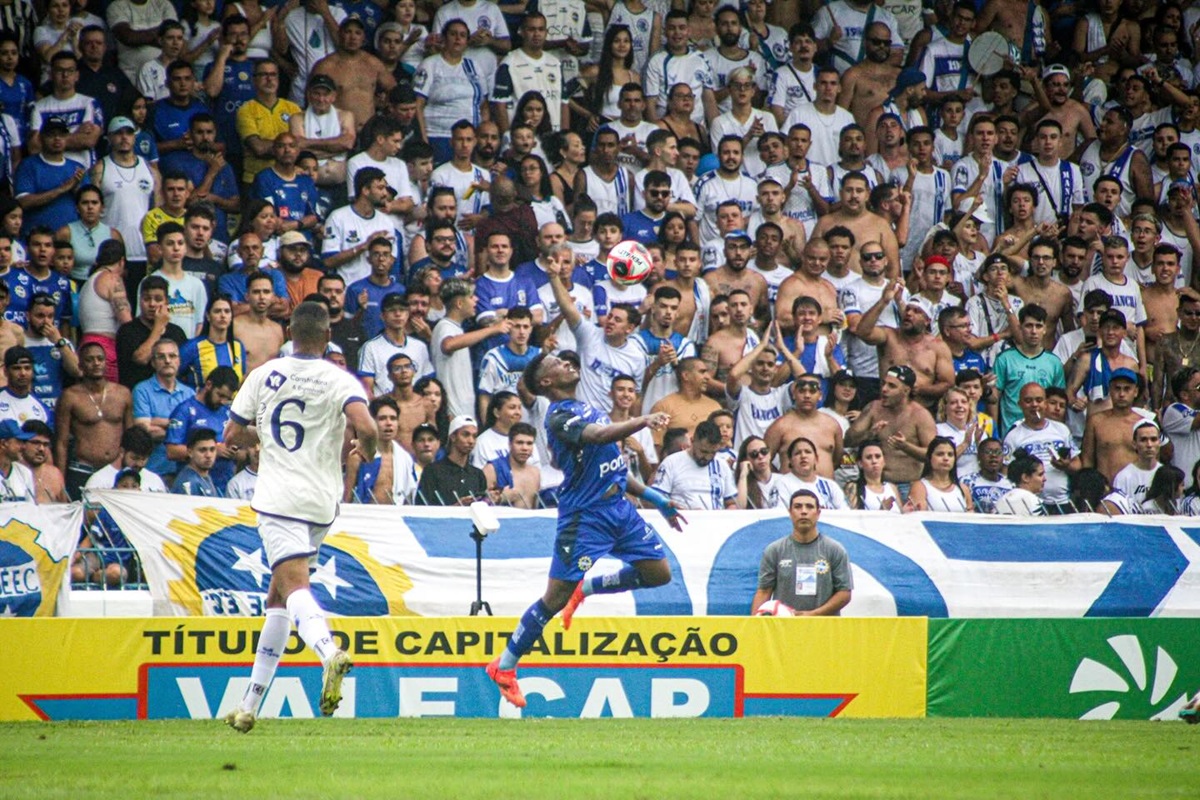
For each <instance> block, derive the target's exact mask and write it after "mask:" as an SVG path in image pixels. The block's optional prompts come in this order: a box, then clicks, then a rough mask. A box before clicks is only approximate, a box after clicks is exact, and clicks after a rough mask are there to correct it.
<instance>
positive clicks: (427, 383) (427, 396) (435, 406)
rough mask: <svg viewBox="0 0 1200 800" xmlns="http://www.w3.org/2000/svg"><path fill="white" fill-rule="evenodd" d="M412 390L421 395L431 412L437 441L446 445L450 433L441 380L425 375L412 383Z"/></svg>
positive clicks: (444, 392) (443, 445) (444, 391)
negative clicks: (435, 427) (436, 432)
mask: <svg viewBox="0 0 1200 800" xmlns="http://www.w3.org/2000/svg"><path fill="white" fill-rule="evenodd" d="M413 391H415V392H416V393H417V394H419V395H421V397H422V399H424V400H425V402H426V404H428V406H429V408H430V409H431V410H432V412H433V420H434V423H433V424H434V425H435V426H437V431H438V441H439V442H441V443H442V447H445V446H446V439H447V438H448V437H449V434H450V412H449V411H447V410H446V390H445V388H444V387H443V386H442V382H441V381H439V380H438V379H437V378H435V377H433V376H432V375H426V376H425V377H423V378H420V379H418V380H417V382H416V383H414V384H413Z"/></svg>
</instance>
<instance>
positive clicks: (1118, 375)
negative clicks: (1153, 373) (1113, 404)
mask: <svg viewBox="0 0 1200 800" xmlns="http://www.w3.org/2000/svg"><path fill="white" fill-rule="evenodd" d="M1118 380H1120V381H1129V382H1130V383H1132V384H1134V385H1135V386H1136V385H1137V382H1138V374H1137V373H1136V372H1134V371H1133V370H1131V369H1130V368H1129V367H1121V368H1119V369H1114V370H1113V371H1112V375H1110V376H1109V377H1108V382H1109V383H1112V382H1113V381H1118Z"/></svg>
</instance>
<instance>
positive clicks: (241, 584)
mask: <svg viewBox="0 0 1200 800" xmlns="http://www.w3.org/2000/svg"><path fill="white" fill-rule="evenodd" d="M95 499H96V500H98V501H99V502H101V503H102V504H103V505H104V507H105V508H107V509H108V511H109V513H110V514H112V516H113V518H114V519H115V520H116V521H117V523H118V524H119V525H120V526H121V529H122V530H123V531H124V533H125V535H126V536H127V537H128V538H129V540H130V541H131V542H132V543H133V545H134V546H135V547H136V548H137V549H138V552H139V553H140V554H141V556H142V563H143V564H144V566H145V570H146V575H147V580H148V582H149V584H150V590H151V592H152V594H153V596H154V599H155V603H156V610H157V613H160V614H177V615H217V616H223V615H235V616H236V615H257V614H261V613H262V611H263V604H264V602H265V599H266V590H267V585H268V583H269V581H270V571H269V569H268V567H267V563H266V559H265V558H264V555H263V547H262V541H261V540H260V539H259V536H258V531H257V528H256V524H257V520H256V516H255V514H254V512H253V511H252V510H251V509H250V508H249V506H247V505H244V504H242V503H240V502H239V501H234V500H212V499H206V498H197V497H186V496H180V495H161V494H151V493H142V492H120V491H106V492H97V493H95ZM496 513H497V516H498V517H499V518H500V523H501V525H500V530H499V531H498V532H497V533H495V534H493V535H492V536H489V537H488V538H487V539H486V541H485V542H484V544H483V599H484V600H486V601H488V602H489V603H490V604H491V607H492V609H493V611H494V612H495V613H496V614H497V615H507V616H515V615H519V614H521V613H522V612H523V611H524V610H525V609H526V608H527V607H528V606H529V604H530V603H532V602H533V600H534V599H535V598H537V597H539V596H540V595H541V593H542V591H543V590H544V587H545V582H546V574H547V570H548V567H549V562H550V554H551V550H552V547H553V542H554V534H555V528H556V516H555V513H554V512H553V511H516V510H508V509H497V510H496ZM643 513H644V516H645V517H646V519H647V520H648V521H650V523H651V524H652V525H654V527H655V528H656V529H657V530H658V532H659V534H660V535H661V536H662V538H663V541H664V542H665V544H666V557H667V559H668V561H669V563H670V566H671V572H672V575H673V580H672V581H671V583H670V584H669V585H667V586H663V587H659V588H656V589H644V590H638V591H635V592H630V593H626V594H622V595H605V596H602V597H593V598H589V600H588V601H587V603H586V604H585V605H584V606H583V608H582V611H581V613H583V614H595V615H600V614H604V615H634V614H636V615H711V614H725V615H736V614H746V613H749V610H750V602H751V598H752V597H753V595H754V591H755V586H756V582H757V576H758V564H759V559H760V557H761V555H762V551H763V548H764V547H765V546H766V545H767V544H769V543H770V542H772V541H774V540H775V539H778V538H781V537H783V536H787V535H788V533H789V532H790V530H791V525H790V522H789V520H788V518H787V516H786V514H784V513H783V512H746V511H716V512H688V513H687V518H688V523H689V524H688V525H687V526H685V528H684V530H683V532H682V533H680V532H676V531H673V530H671V529H670V527H669V526H668V525H667V524H666V522H665V521H664V520H663V519H662V518H661V517H660V516H659V515H658V513H657V512H643ZM820 529H821V532H822V534H824V535H827V536H830V537H832V538H834V539H836V540H837V541H839V542H841V543H842V544H843V545H844V546H845V547H846V550H847V551H848V552H849V554H850V560H851V562H852V564H853V570H854V584H855V589H854V599H853V600H852V601H851V604H850V605H849V606H848V608H847V609H846V611H845V612H844V613H846V614H849V615H854V616H894V615H901V616H911V615H923V616H930V617H1084V616H1092V617H1146V616H1159V615H1163V616H1200V520H1193V519H1191V518H1189V517H1150V516H1139V517H1123V518H1118V519H1108V518H1106V517H1102V516H1098V515H1089V514H1081V515H1076V516H1072V517H1048V518H1047V517H1043V518H1012V517H1009V518H1005V517H995V516H980V515H970V514H906V515H898V514H885V513H880V512H874V513H872V512H826V513H825V514H823V515H822V516H821V522H820ZM471 530H472V525H471V522H470V519H469V517H468V514H467V512H466V510H465V509H452V508H408V507H393V506H370V505H367V506H358V505H346V506H343V507H342V513H341V516H340V517H338V519H337V521H336V522H335V523H334V525H333V527H332V529H331V533H330V535H329V537H328V538H327V539H326V540H325V545H324V546H323V547H322V549H321V553H320V557H319V563H318V566H317V569H316V571H315V572H314V573H313V575H312V583H313V590H314V593H315V595H316V597H317V599H318V601H319V602H320V603H321V605H322V606H323V607H325V608H326V609H327V610H329V611H330V612H331V613H333V614H336V615H339V616H378V615H385V614H390V615H418V616H447V615H462V614H466V613H467V611H468V608H469V607H470V604H471V601H472V600H474V598H475V543H474V541H472V539H471V538H470V533H471ZM617 568H618V562H616V561H615V560H612V559H602V560H601V561H599V562H597V563H596V565H595V566H594V567H593V570H594V571H595V572H597V573H603V572H608V571H612V570H615V569H617Z"/></svg>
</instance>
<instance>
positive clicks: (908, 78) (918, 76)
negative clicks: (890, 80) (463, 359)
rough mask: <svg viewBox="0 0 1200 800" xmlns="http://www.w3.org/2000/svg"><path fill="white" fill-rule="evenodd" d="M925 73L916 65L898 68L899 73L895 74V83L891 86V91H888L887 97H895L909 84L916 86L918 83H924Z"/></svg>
mask: <svg viewBox="0 0 1200 800" xmlns="http://www.w3.org/2000/svg"><path fill="white" fill-rule="evenodd" d="M925 82H926V78H925V73H924V72H922V71H921V70H919V69H917V68H916V67H906V68H905V69H902V70H900V74H899V75H897V76H896V85H895V86H893V87H892V91H891V92H889V93H888V96H889V97H896V96H897V95H899V94H901V93H903V92H904V90H905V89H907V88H908V87H910V86H916V85H917V84H918V83H925Z"/></svg>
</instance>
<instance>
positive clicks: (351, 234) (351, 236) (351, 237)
mask: <svg viewBox="0 0 1200 800" xmlns="http://www.w3.org/2000/svg"><path fill="white" fill-rule="evenodd" d="M346 244H358V231H355V230H350V231H346Z"/></svg>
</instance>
